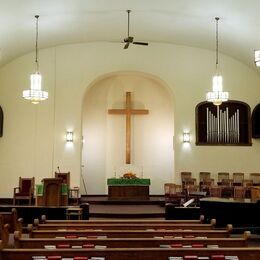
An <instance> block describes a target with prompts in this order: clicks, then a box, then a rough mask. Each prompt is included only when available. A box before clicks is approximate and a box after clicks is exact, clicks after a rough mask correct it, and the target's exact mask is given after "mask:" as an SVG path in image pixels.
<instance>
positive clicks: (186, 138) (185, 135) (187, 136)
mask: <svg viewBox="0 0 260 260" xmlns="http://www.w3.org/2000/svg"><path fill="white" fill-rule="evenodd" d="M182 140H183V142H184V143H190V133H187V132H184V133H183V137H182Z"/></svg>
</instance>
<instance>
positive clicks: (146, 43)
mask: <svg viewBox="0 0 260 260" xmlns="http://www.w3.org/2000/svg"><path fill="white" fill-rule="evenodd" d="M133 44H138V45H145V46H147V45H148V42H133Z"/></svg>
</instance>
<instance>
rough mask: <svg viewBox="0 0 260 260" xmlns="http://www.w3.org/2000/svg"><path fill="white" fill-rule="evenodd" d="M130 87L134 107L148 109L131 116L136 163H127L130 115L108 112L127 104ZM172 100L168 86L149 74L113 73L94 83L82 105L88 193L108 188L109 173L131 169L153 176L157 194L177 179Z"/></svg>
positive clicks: (139, 174)
mask: <svg viewBox="0 0 260 260" xmlns="http://www.w3.org/2000/svg"><path fill="white" fill-rule="evenodd" d="M126 92H131V93H132V95H131V98H132V108H133V109H148V110H149V114H148V115H133V116H132V119H131V129H132V131H131V140H132V142H131V164H130V165H126V163H125V153H126V152H125V142H126V139H125V138H126V128H125V125H126V123H125V122H126V116H125V115H108V112H107V111H108V109H111V108H117V109H122V108H124V107H125V99H126V97H125V95H126ZM173 134H174V124H173V101H172V96H171V95H170V93H169V92H168V91H167V89H166V88H165V87H164V86H163V85H162V84H160V83H159V82H158V81H156V80H155V79H153V78H151V77H150V76H149V75H146V74H143V73H135V72H128V73H127V72H125V73H122V72H120V73H114V74H112V75H108V76H107V77H105V78H103V79H101V80H100V81H98V82H96V83H95V84H94V85H92V86H91V89H90V90H89V91H88V92H87V94H86V97H85V99H84V106H83V136H84V139H85V142H84V145H83V159H82V163H83V165H84V168H83V176H84V179H85V180H86V186H87V192H88V194H104V191H105V190H106V189H107V185H106V180H107V178H111V177H114V176H115V175H116V176H117V177H120V176H122V175H123V174H124V173H126V172H128V171H131V172H133V173H135V174H137V176H138V177H143V178H150V179H151V187H150V192H151V193H152V194H158V193H159V194H160V193H161V192H162V191H161V187H162V186H163V184H164V183H166V182H171V181H173V172H174V168H173V162H174V156H173V144H172V142H173Z"/></svg>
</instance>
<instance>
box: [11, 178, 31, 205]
mask: <svg viewBox="0 0 260 260" xmlns="http://www.w3.org/2000/svg"><path fill="white" fill-rule="evenodd" d="M33 195H34V177H32V178H22V177H19V187H15V188H14V194H13V204H14V205H15V204H16V203H20V201H22V200H28V202H29V205H31V204H32V199H33Z"/></svg>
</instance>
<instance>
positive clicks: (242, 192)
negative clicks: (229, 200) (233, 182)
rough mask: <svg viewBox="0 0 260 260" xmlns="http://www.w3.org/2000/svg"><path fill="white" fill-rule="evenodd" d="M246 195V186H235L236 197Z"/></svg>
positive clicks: (239, 197) (242, 197)
mask: <svg viewBox="0 0 260 260" xmlns="http://www.w3.org/2000/svg"><path fill="white" fill-rule="evenodd" d="M245 196H246V187H242V186H235V187H234V199H244V198H245Z"/></svg>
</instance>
